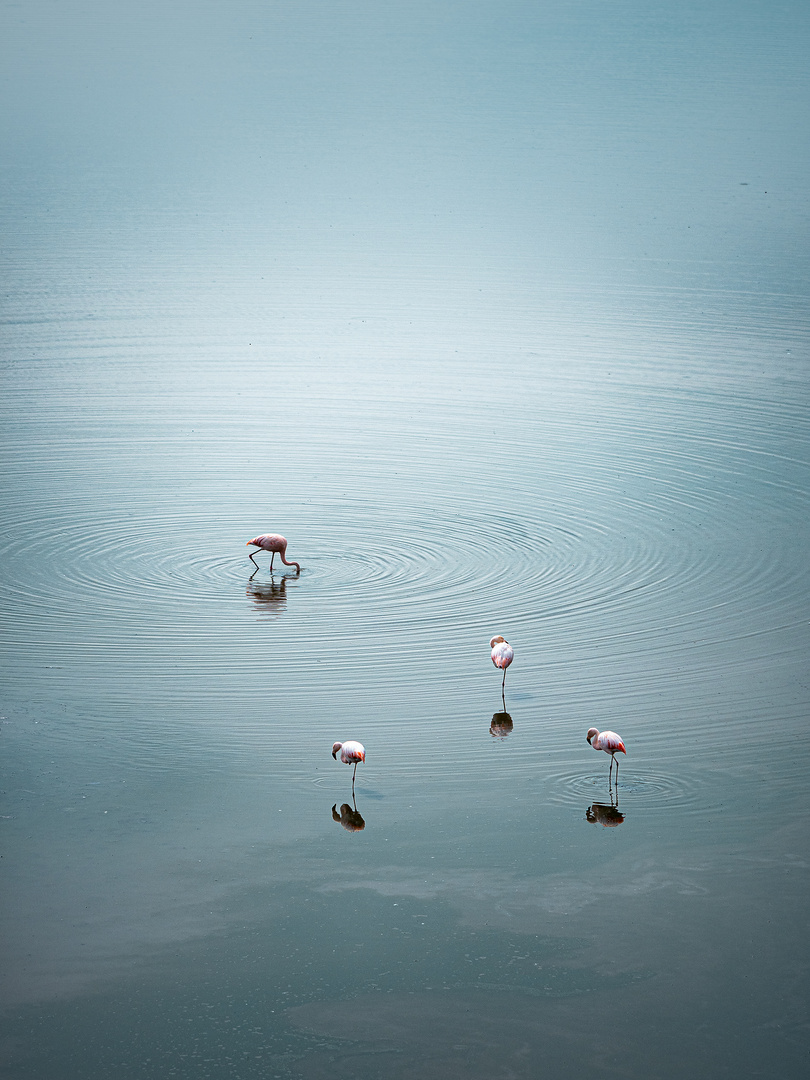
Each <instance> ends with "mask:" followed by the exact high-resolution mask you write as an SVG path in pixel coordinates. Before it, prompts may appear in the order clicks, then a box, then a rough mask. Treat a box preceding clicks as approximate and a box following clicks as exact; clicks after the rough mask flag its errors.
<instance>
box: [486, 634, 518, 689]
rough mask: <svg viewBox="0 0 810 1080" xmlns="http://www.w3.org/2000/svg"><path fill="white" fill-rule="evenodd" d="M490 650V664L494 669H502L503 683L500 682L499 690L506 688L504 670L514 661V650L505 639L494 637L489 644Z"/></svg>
mask: <svg viewBox="0 0 810 1080" xmlns="http://www.w3.org/2000/svg"><path fill="white" fill-rule="evenodd" d="M489 647H490V649H492V652H491V654H490V655H491V656H492V663H493V664H494V665H495V667H496V668H503V681H502V682H501V690H503V688H504V686H506V669H507V668H508V667H509V665H510V664H511V663H512V661H513V660H514V659H515V650H514V649H513V648H512V646H511V645H510V644H509V642H508V641H507V640H506V638H504V637H501V636H500V634H499V635H498V637H494V638H493V639H492V641H490V643H489Z"/></svg>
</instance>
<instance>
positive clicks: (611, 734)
mask: <svg viewBox="0 0 810 1080" xmlns="http://www.w3.org/2000/svg"><path fill="white" fill-rule="evenodd" d="M586 738H587V740H588V742H589V743H590V744H591V746H592V747H593V748H594V750H604V751H605V753H606V754H610V772H608V777H610V774H611V773H612V772H613V762H614V761H616V754H626V753H627V751H626V750H625V748H624V743H623V742H622V740H621V739H620V738H619V736H618V735H617V734H616V732H615V731H599V729H598V728H595V727H592V728H588V734H587V735H586ZM618 779H619V763H618V761H616V780H617V782H618Z"/></svg>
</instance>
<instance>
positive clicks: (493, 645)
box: [489, 634, 509, 649]
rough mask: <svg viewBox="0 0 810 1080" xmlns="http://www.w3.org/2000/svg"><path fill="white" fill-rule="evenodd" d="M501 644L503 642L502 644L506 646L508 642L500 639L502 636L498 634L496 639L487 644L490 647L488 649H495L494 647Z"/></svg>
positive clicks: (503, 638)
mask: <svg viewBox="0 0 810 1080" xmlns="http://www.w3.org/2000/svg"><path fill="white" fill-rule="evenodd" d="M501 642H503V643H504V645H508V644H509V642H508V641H507V640H506V638H505V637H502V636H501V635H500V634H498V636H497V637H494V638H493V639H492V641H490V643H489V647H490V649H494V648H495V646H496V645H500V643H501Z"/></svg>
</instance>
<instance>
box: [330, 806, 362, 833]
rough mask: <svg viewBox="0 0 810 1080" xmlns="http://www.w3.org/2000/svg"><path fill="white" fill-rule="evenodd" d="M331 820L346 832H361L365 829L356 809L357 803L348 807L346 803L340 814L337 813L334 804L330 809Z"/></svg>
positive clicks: (360, 815)
mask: <svg viewBox="0 0 810 1080" xmlns="http://www.w3.org/2000/svg"><path fill="white" fill-rule="evenodd" d="M332 820H333V821H337V823H338V824H339V825H342V826H343V828H344V829H345V830H346V831H347V832H362V830H363V829H365V827H366V823H365V821H364V819H363V816H362V814H361V813H360V812H359V810H358V809H357V803H355V804H354V806H349V804H348V803H347V802H345V803H343V805H342V806H341V808H340V813H338V809H337V803H335V805H334V806H333V807H332Z"/></svg>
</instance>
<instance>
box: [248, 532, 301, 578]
mask: <svg viewBox="0 0 810 1080" xmlns="http://www.w3.org/2000/svg"><path fill="white" fill-rule="evenodd" d="M251 544H252V545H253V546H254V547H257V548H259V549H260V550H261V551H272V553H273V554H272V555H271V556H270V569H271V570H272V569H273V559H275V557H276V554H279V555H280V556H281V561H282V562H283V563H284V565H285V566H294V567H295V569H296V570H297V571H298V573H299V574H300V573H301V567H300V566H299V565H298V563H297V562H287V559H286V556H285V554H284V553H285V552H286V550H287V541H286V540H285V538H284V537H283V536H279V535H278V533H263V534H262V535H261V536H257V537H255V539H253V540H248V542H247V543H246V544H245V547H250V545H251ZM253 554H254V553H253V552H252V551H251V553H250V555H249V556H248V558H249V559H250V561H251V562H252V563H253V565H254V566H255V567H256V569H257V570H258V569H259V564H258V563H257V562H256V560H255V559H254V558H253Z"/></svg>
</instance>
